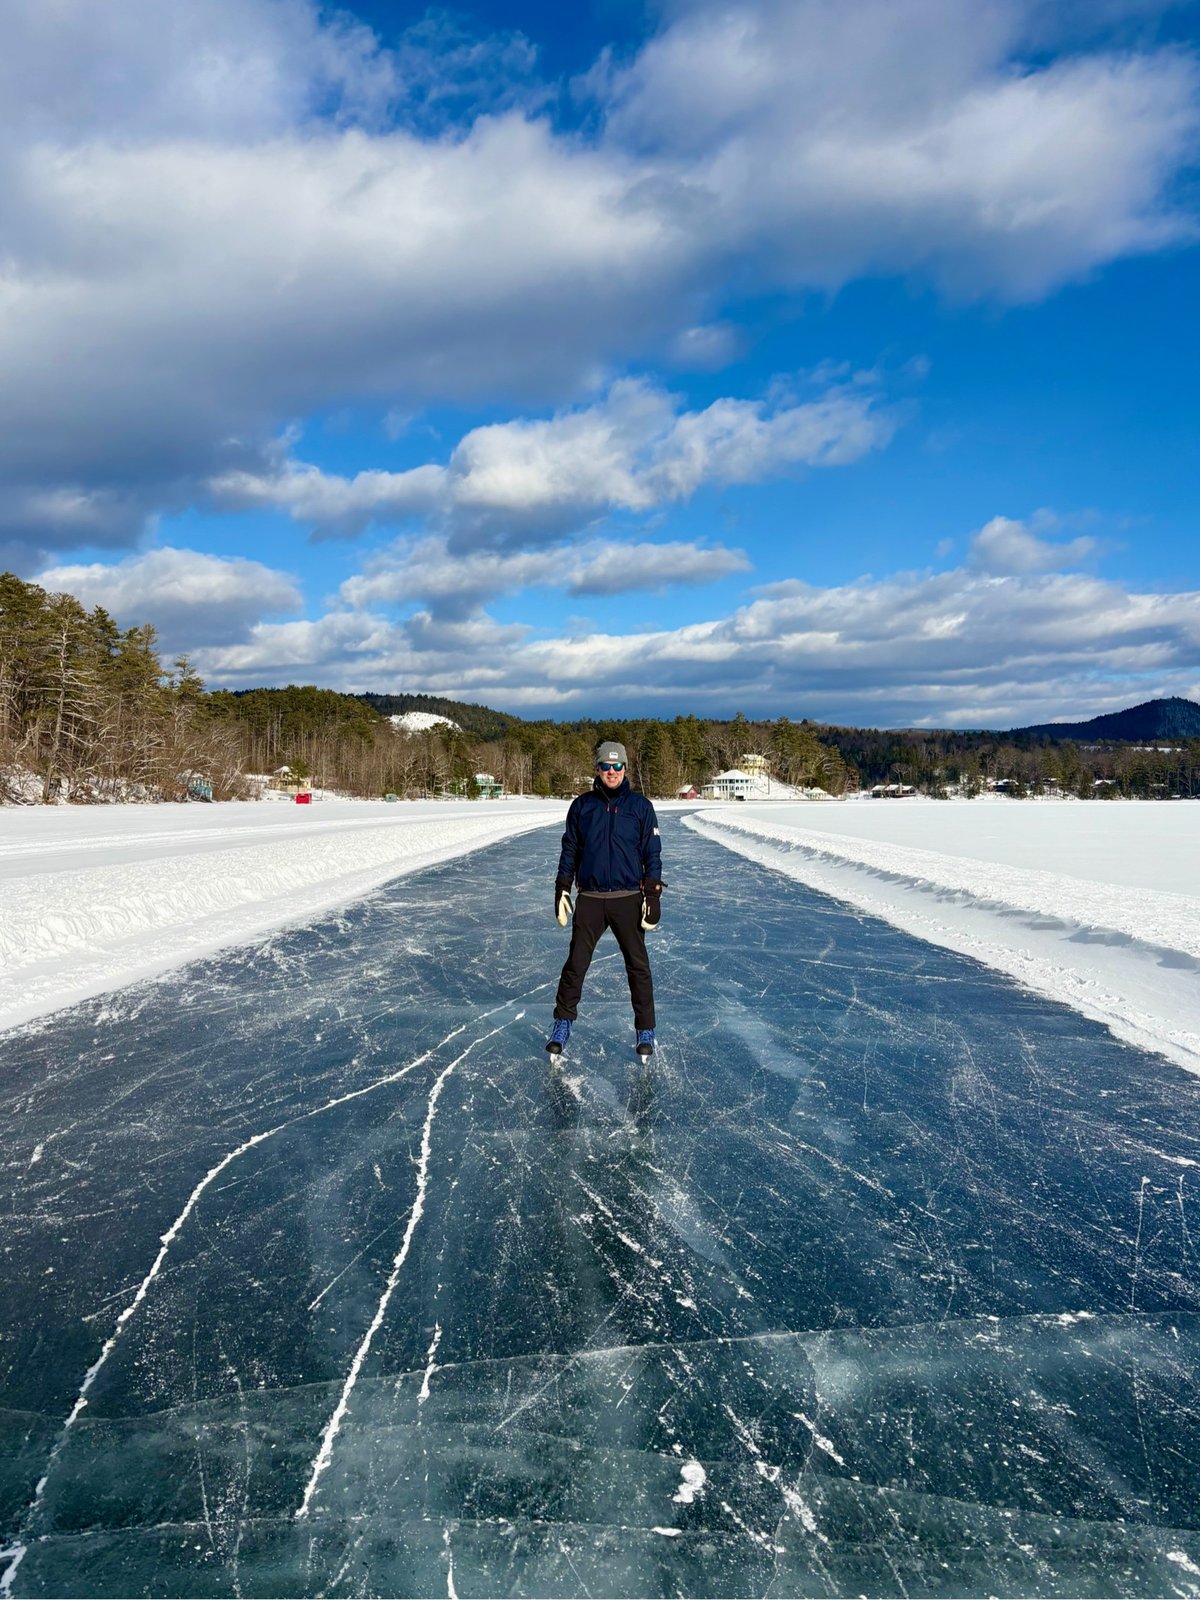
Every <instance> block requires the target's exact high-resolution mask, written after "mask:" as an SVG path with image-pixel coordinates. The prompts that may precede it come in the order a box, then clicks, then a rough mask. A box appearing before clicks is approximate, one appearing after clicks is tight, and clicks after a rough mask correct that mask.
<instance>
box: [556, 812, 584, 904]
mask: <svg viewBox="0 0 1200 1600" xmlns="http://www.w3.org/2000/svg"><path fill="white" fill-rule="evenodd" d="M579 799H582V796H580V797H579ZM579 799H575V800H572V801H571V809H570V810H569V811H568V812H567V827H566V832H565V833H564V834H563V836H562V852H561V854H560V855H559V858H558V877H559V878H560V879H561V880H562V881H563V882H564V883H574V882H575V872H576V869H577V868H578V866H579V852H580V850H582V848H583V835H582V833H581V832H580V829H579ZM556 881H557V880H556Z"/></svg>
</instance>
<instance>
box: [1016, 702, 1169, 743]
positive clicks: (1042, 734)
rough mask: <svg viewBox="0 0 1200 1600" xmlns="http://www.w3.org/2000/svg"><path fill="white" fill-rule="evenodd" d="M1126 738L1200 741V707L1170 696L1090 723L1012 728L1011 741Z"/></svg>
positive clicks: (1144, 741) (1043, 723)
mask: <svg viewBox="0 0 1200 1600" xmlns="http://www.w3.org/2000/svg"><path fill="white" fill-rule="evenodd" d="M1021 736H1023V737H1025V738H1028V739H1078V740H1081V741H1091V740H1094V739H1124V740H1128V741H1129V742H1130V743H1133V744H1154V743H1155V742H1157V741H1158V740H1161V739H1200V705H1197V704H1196V702H1195V701H1194V700H1183V699H1181V698H1180V697H1179V696H1178V695H1171V696H1170V697H1169V698H1168V699H1166V700H1144V701H1143V702H1142V704H1141V705H1140V706H1130V707H1129V709H1128V710H1127V711H1110V712H1109V713H1108V714H1107V715H1106V716H1103V717H1092V718H1090V719H1089V720H1088V721H1087V722H1041V723H1038V724H1036V725H1035V726H1034V727H1032V728H1013V729H1012V730H1011V733H1010V737H1011V738H1017V737H1021Z"/></svg>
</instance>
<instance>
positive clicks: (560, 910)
mask: <svg viewBox="0 0 1200 1600" xmlns="http://www.w3.org/2000/svg"><path fill="white" fill-rule="evenodd" d="M554 914H555V916H556V917H557V918H558V925H559V927H560V928H565V927H566V925H567V923H568V922H570V920H571V896H570V895H569V894H568V893H567V891H566V890H565V889H560V890H559V891H558V899H557V901H556V902H555V907H554Z"/></svg>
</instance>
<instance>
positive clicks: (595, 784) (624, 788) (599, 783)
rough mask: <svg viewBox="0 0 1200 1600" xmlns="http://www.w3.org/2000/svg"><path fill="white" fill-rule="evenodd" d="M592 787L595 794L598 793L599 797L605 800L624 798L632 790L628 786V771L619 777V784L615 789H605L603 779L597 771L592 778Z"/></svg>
mask: <svg viewBox="0 0 1200 1600" xmlns="http://www.w3.org/2000/svg"><path fill="white" fill-rule="evenodd" d="M592 789H593V791H594V792H595V793H596V794H598V795H599V796H600V798H601V799H602V800H605V801H608V800H624V798H625V797H626V795H628V794H632V793H633V791H632V790H631V789H630V787H629V774H628V773H626V774H625V776H624V777H623V778H622V779H621V783H620V786H619V787H618V788H616V789H606V788H605V787H604V779H603V778H602V777H601V776H600V774H599V773H597V774H596V776H595V777H594V778H593V779H592Z"/></svg>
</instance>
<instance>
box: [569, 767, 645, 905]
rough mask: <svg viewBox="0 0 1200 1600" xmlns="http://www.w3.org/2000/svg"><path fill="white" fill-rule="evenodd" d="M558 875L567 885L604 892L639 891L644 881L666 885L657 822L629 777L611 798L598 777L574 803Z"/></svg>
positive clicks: (614, 791) (572, 803) (612, 793)
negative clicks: (664, 883)
mask: <svg viewBox="0 0 1200 1600" xmlns="http://www.w3.org/2000/svg"><path fill="white" fill-rule="evenodd" d="M558 876H559V879H560V880H561V881H562V882H564V883H573V882H576V881H577V882H578V884H579V887H580V888H581V889H594V890H598V891H600V892H604V891H611V890H614V889H640V888H641V887H642V880H643V879H648V880H653V881H654V882H657V883H661V881H662V845H661V843H660V842H659V837H658V818H657V817H656V816H655V815H654V807H653V806H652V805H651V804H650V802H649V800H647V799H646V796H645V795H644V794H635V793H634V791H633V790H632V789H631V788H630V787H629V779H628V778H626V779H625V781H624V782H623V783H622V784H621V786H620V788H619V789H614V790H613V791H612V792H611V793H610V792H609V791H608V790H607V789H606V788H604V785H603V783H602V781H601V780H600V779H599V778H597V779H596V781H595V784H594V785H593V787H592V789H591V791H590V792H589V793H588V794H581V795H579V796H578V798H577V799H575V800H572V801H571V809H570V810H569V811H568V812H567V831H566V832H565V833H564V834H563V837H562V854H561V855H560V856H559V858H558Z"/></svg>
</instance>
